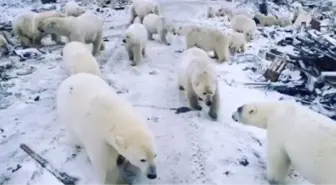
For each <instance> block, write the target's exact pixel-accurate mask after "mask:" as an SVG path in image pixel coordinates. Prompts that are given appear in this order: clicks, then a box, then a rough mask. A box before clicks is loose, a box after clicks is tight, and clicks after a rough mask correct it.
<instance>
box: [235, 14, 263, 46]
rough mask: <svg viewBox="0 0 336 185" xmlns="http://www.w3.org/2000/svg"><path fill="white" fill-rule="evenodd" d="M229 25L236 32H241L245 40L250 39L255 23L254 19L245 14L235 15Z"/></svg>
mask: <svg viewBox="0 0 336 185" xmlns="http://www.w3.org/2000/svg"><path fill="white" fill-rule="evenodd" d="M230 24H231V27H232V29H233V30H235V31H236V32H240V33H243V34H244V35H245V40H246V41H251V40H252V38H253V35H254V32H255V31H256V29H257V25H256V23H255V22H254V20H253V19H252V18H250V17H248V16H246V15H242V14H239V15H236V16H234V17H233V18H232V20H231V23H230Z"/></svg>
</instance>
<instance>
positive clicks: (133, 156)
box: [57, 73, 157, 184]
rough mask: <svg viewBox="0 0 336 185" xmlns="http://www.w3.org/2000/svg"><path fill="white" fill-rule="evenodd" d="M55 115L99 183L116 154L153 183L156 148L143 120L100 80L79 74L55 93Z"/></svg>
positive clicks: (105, 179) (105, 182) (106, 178)
mask: <svg viewBox="0 0 336 185" xmlns="http://www.w3.org/2000/svg"><path fill="white" fill-rule="evenodd" d="M57 112H58V115H59V120H60V122H61V123H64V124H65V126H66V128H67V131H68V133H69V136H70V137H72V138H73V141H74V142H75V143H76V144H77V145H81V146H83V147H84V149H85V151H86V152H87V154H88V156H89V158H90V160H91V163H92V165H93V167H94V168H95V169H96V170H97V172H98V176H99V179H100V181H101V183H104V184H107V183H110V182H108V179H109V177H110V176H114V175H115V174H110V172H111V171H113V169H111V168H112V167H113V166H115V163H116V158H115V157H113V156H115V152H117V153H118V154H120V155H121V156H123V157H124V158H125V159H126V160H128V161H129V162H130V163H131V164H133V165H134V166H136V167H138V168H139V169H140V171H141V172H143V173H145V174H146V176H147V178H149V179H155V178H156V176H157V174H156V165H155V161H154V158H155V157H156V155H157V153H156V146H155V141H154V137H153V135H152V133H151V131H150V129H149V128H148V125H147V123H146V119H144V118H143V117H142V116H141V115H139V114H138V113H137V111H136V110H135V109H134V108H133V107H132V105H130V103H128V102H127V101H126V100H124V99H123V98H121V97H119V95H118V94H117V93H116V92H115V91H114V90H113V89H112V88H111V87H110V86H109V85H108V84H107V83H106V82H105V81H104V80H103V79H102V78H100V77H98V76H97V75H92V74H89V73H78V74H75V75H72V76H70V77H68V78H67V79H65V80H64V81H63V82H62V83H61V85H60V87H59V89H58V91H57Z"/></svg>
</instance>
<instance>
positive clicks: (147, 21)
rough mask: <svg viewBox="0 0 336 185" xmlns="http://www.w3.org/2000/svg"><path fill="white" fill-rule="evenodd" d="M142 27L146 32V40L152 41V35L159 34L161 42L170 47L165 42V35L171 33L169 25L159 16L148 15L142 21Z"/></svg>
mask: <svg viewBox="0 0 336 185" xmlns="http://www.w3.org/2000/svg"><path fill="white" fill-rule="evenodd" d="M143 25H144V26H145V27H146V29H147V31H148V39H149V40H153V34H159V35H160V40H161V42H163V43H165V44H167V45H170V44H169V43H168V41H167V34H168V32H170V31H171V27H172V26H171V25H172V24H171V23H170V22H168V20H167V19H166V18H165V17H163V16H160V15H156V14H148V15H146V16H145V18H144V19H143Z"/></svg>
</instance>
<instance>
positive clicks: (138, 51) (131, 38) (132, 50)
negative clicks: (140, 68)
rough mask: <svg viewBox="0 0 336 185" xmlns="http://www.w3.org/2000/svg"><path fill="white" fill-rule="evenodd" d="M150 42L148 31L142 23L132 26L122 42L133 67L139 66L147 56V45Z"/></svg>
mask: <svg viewBox="0 0 336 185" xmlns="http://www.w3.org/2000/svg"><path fill="white" fill-rule="evenodd" d="M147 41H148V31H147V29H146V28H145V26H144V25H142V24H140V23H134V24H131V25H130V26H129V27H128V28H127V30H126V31H125V34H124V36H123V39H122V42H123V43H124V45H125V49H126V51H127V53H128V57H129V59H130V60H131V61H132V62H131V65H132V66H135V65H137V64H138V63H139V62H140V60H141V59H142V58H143V57H145V56H146V44H147Z"/></svg>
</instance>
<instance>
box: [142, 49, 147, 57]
mask: <svg viewBox="0 0 336 185" xmlns="http://www.w3.org/2000/svg"><path fill="white" fill-rule="evenodd" d="M141 53H142V57H146V47H142V49H141Z"/></svg>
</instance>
